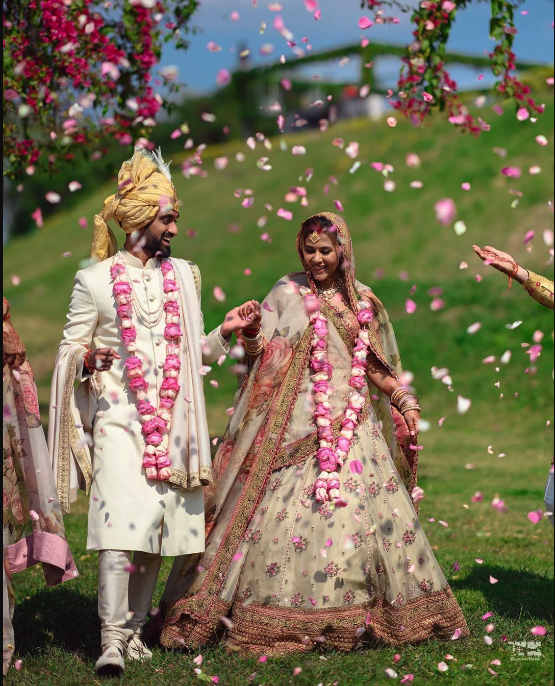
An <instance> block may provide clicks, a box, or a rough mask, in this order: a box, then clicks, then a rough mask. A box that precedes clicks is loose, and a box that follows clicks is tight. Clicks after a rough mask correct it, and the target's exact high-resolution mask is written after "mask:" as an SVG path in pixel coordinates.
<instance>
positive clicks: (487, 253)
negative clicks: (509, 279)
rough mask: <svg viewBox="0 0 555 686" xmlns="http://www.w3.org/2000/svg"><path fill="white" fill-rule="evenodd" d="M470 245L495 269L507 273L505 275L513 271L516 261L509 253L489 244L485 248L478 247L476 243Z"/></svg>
mask: <svg viewBox="0 0 555 686" xmlns="http://www.w3.org/2000/svg"><path fill="white" fill-rule="evenodd" d="M472 247H473V248H474V252H475V253H476V254H477V255H478V257H479V258H480V259H481V260H483V261H484V262H487V263H488V265H490V266H491V267H493V268H494V269H497V271H499V272H502V273H503V274H507V276H509V275H510V274H513V273H514V271H515V266H516V262H515V260H514V259H513V257H512V255H509V253H506V252H502V251H501V250H497V248H492V247H491V245H486V247H485V248H480V246H478V245H473V246H472Z"/></svg>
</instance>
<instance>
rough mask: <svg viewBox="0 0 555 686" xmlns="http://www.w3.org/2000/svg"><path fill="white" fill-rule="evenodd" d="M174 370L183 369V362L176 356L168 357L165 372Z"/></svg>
mask: <svg viewBox="0 0 555 686" xmlns="http://www.w3.org/2000/svg"><path fill="white" fill-rule="evenodd" d="M172 369H175V370H179V369H181V360H180V359H179V357H176V356H175V355H168V357H166V361H165V362H164V371H165V372H167V371H169V370H172Z"/></svg>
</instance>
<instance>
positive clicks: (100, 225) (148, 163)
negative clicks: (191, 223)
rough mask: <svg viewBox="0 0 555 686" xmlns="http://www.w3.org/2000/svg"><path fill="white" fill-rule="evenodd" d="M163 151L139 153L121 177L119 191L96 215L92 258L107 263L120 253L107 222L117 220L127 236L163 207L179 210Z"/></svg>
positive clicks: (141, 151) (140, 227)
mask: <svg viewBox="0 0 555 686" xmlns="http://www.w3.org/2000/svg"><path fill="white" fill-rule="evenodd" d="M168 167H169V164H165V163H164V160H163V159H162V155H161V151H160V149H158V150H157V152H155V153H152V152H148V151H147V150H138V151H136V152H135V154H134V155H133V157H132V158H131V159H130V160H127V161H126V162H124V163H123V164H122V166H121V169H120V172H119V174H118V192H117V193H116V194H115V195H111V196H110V197H109V198H106V200H105V201H104V208H103V210H102V212H101V214H97V215H95V218H94V233H93V240H92V246H91V257H92V258H94V259H97V260H100V261H102V260H105V259H107V258H108V257H112V256H113V255H115V254H116V252H117V239H116V237H115V236H114V233H113V232H112V230H111V229H110V228H109V227H108V224H107V222H109V221H110V219H115V220H116V222H117V223H118V224H119V226H120V227H121V228H122V229H123V230H124V231H125V233H128V234H129V233H133V232H134V231H138V230H140V229H144V228H145V227H146V226H147V225H148V224H149V223H150V222H151V221H152V220H153V219H155V217H156V215H157V214H158V212H159V210H160V208H161V207H163V208H164V209H168V208H170V209H174V210H177V194H176V191H175V187H174V185H173V183H172V181H171V176H170V173H169V170H168Z"/></svg>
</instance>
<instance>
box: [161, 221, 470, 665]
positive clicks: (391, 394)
mask: <svg viewBox="0 0 555 686" xmlns="http://www.w3.org/2000/svg"><path fill="white" fill-rule="evenodd" d="M297 249H298V252H299V255H300V258H301V262H302V265H303V271H302V272H297V273H294V274H289V275H288V276H286V277H284V278H282V279H281V280H280V281H279V282H278V283H277V284H276V286H275V287H274V288H273V289H272V291H271V292H270V294H269V295H268V297H267V298H266V300H265V301H264V303H263V306H262V308H261V310H260V311H258V310H257V311H256V312H255V314H254V320H253V322H252V323H251V325H250V326H251V328H250V329H248V330H244V331H243V342H244V346H245V350H246V353H247V361H248V366H249V373H248V374H247V376H246V377H245V380H244V383H243V384H242V388H241V390H240V392H239V394H238V397H237V400H236V405H235V413H234V415H233V417H232V419H231V421H230V423H229V427H228V429H227V431H226V434H225V436H224V439H223V442H222V444H221V445H220V448H219V451H218V453H217V456H216V458H215V464H214V474H215V484H214V485H213V486H212V487H209V488H208V489H207V492H206V501H207V502H206V517H207V541H206V552H205V553H203V554H202V555H197V556H194V557H184V558H178V559H176V561H175V564H174V568H173V571H172V574H171V576H170V579H169V580H168V585H167V587H166V591H165V594H164V598H163V602H162V615H163V617H164V626H163V630H162V635H161V642H162V644H163V645H164V646H166V647H168V648H183V647H185V648H197V647H199V646H201V645H204V644H206V643H209V642H213V641H216V640H223V641H225V643H226V644H227V646H229V647H230V648H231V649H233V650H235V651H242V652H245V653H254V654H265V655H281V654H287V653H292V652H305V651H309V650H311V649H312V648H314V647H315V646H317V645H323V646H324V647H326V648H328V649H336V650H342V651H349V650H351V649H352V648H354V647H355V646H357V645H358V644H360V643H362V642H365V641H371V640H378V641H380V642H382V643H386V644H390V645H400V644H403V643H415V642H419V641H423V640H425V639H429V638H433V637H437V638H441V639H449V638H451V637H452V635H453V634H454V633H455V632H457V630H459V631H458V632H457V634H460V635H461V636H465V635H467V634H468V629H467V625H466V621H465V619H464V616H463V614H462V612H461V610H460V608H459V605H458V603H457V601H456V599H455V597H454V595H453V592H452V591H451V589H450V587H449V585H448V583H447V581H446V579H445V577H444V575H443V573H442V571H441V569H440V567H439V565H438V563H437V560H436V559H435V557H434V554H433V552H432V550H431V547H430V544H429V543H428V540H427V538H426V536H425V534H424V532H423V530H422V527H421V526H420V523H419V521H418V516H417V512H416V510H415V506H414V505H413V502H412V500H411V497H410V495H409V493H415V494H416V493H417V491H416V490H414V489H415V487H416V473H417V452H416V451H415V450H414V448H415V447H416V443H417V434H418V419H419V410H420V408H419V404H418V400H417V398H415V397H413V396H412V394H411V393H410V391H409V389H407V388H405V387H404V386H402V384H401V383H400V381H399V376H400V374H401V364H400V359H399V353H398V349H397V345H396V342H395V337H394V334H393V329H392V326H391V324H390V322H389V319H388V316H387V313H386V311H385V309H384V307H383V305H382V304H381V302H380V301H379V300H378V299H377V298H376V297H375V295H374V294H373V293H372V291H371V289H370V288H368V287H367V286H364V285H363V284H361V283H359V282H358V281H356V280H355V270H354V257H353V250H352V243H351V237H350V234H349V231H348V228H347V226H346V224H345V222H344V221H343V220H342V219H341V218H340V217H338V216H336V215H333V214H328V213H322V214H319V215H316V216H314V217H312V218H310V219H308V220H307V221H306V222H305V223H304V224H303V225H302V228H301V231H300V232H299V235H298V238H297ZM415 499H416V500H417V498H415Z"/></svg>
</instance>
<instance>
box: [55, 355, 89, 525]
mask: <svg viewBox="0 0 555 686" xmlns="http://www.w3.org/2000/svg"><path fill="white" fill-rule="evenodd" d="M81 355H82V350H79V349H76V350H74V351H73V352H72V353H71V357H70V360H69V365H68V369H67V376H66V378H65V382H64V391H63V398H62V412H61V418H60V438H59V446H60V447H59V455H58V475H57V483H58V498H59V500H60V507H61V508H62V513H63V514H68V513H69V508H70V502H69V498H70V475H71V459H72V453H73V456H74V457H75V460H76V461H77V464H78V465H79V469H80V470H81V473H82V474H83V478H84V479H85V486H86V489H85V490H86V493H88V492H89V489H90V487H91V483H92V465H91V460H90V456H89V454H88V452H87V450H86V449H85V448H84V447H83V446H82V445H81V440H80V439H79V433H78V432H77V427H76V426H75V418H74V416H73V412H72V409H71V405H72V403H71V398H72V396H73V393H74V383H75V376H76V373H77V362H78V359H79V357H80V356H81Z"/></svg>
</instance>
